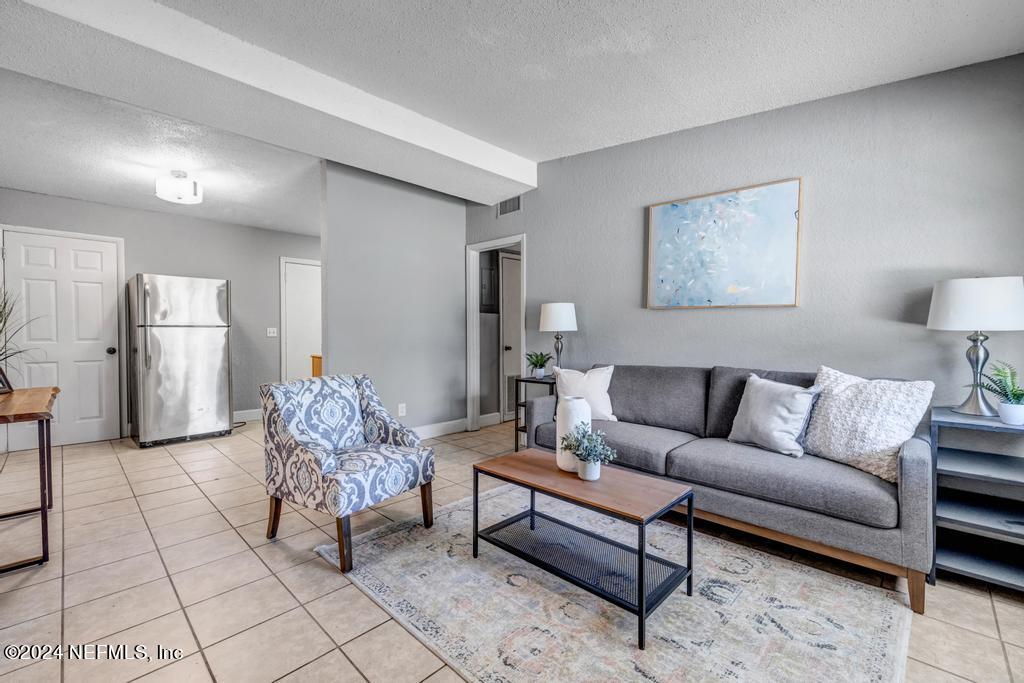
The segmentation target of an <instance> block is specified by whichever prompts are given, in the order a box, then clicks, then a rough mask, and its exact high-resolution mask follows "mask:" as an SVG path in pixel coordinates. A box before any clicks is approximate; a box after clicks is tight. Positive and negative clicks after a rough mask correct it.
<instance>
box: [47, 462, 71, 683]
mask: <svg viewBox="0 0 1024 683" xmlns="http://www.w3.org/2000/svg"><path fill="white" fill-rule="evenodd" d="M52 448H53V447H52V445H51V450H52ZM51 455H53V454H52V452H51ZM51 467H52V465H51ZM50 474H51V476H52V474H53V472H52V471H51V473H50ZM65 526H66V523H65V521H64V447H63V446H60V646H61V647H62V648H63V647H64V602H65V595H64V590H65V583H64V579H65V578H66V576H67V574H66V571H65V570H66V568H67V554H66V553H65V552H64V550H65V548H64V544H65V542H66V541H65V539H64V527H65ZM60 680H61V683H63V681H64V657H61V658H60Z"/></svg>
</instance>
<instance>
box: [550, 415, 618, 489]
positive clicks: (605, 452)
mask: <svg viewBox="0 0 1024 683" xmlns="http://www.w3.org/2000/svg"><path fill="white" fill-rule="evenodd" d="M562 449H563V450H566V451H569V452H570V453H572V454H573V455H575V456H576V458H577V459H578V460H579V461H580V462H579V467H578V469H577V473H578V474H579V477H580V479H584V480H586V481H597V480H598V479H600V478H601V463H606V462H611V461H612V460H614V459H615V455H616V454H615V449H614V448H612V447H611V446H609V445H608V444H607V443H605V440H604V432H595V431H591V429H590V425H587V424H578V425H576V427H575V428H574V429H573V430H572V431H571V432H569V433H568V434H566V435H565V436H563V437H562Z"/></svg>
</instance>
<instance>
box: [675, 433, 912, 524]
mask: <svg viewBox="0 0 1024 683" xmlns="http://www.w3.org/2000/svg"><path fill="white" fill-rule="evenodd" d="M667 469H668V475H669V476H670V477H673V478H675V479H681V480H683V481H686V482H691V483H694V484H703V485H705V486H712V487H714V488H717V489H722V490H724V491H731V492H733V493H740V494H743V495H746V496H750V497H752V498H759V499H761V500H767V501H771V502H773V503H781V504H783V505H790V506H792V507H797V508H803V509H805V510H811V511H813V512H820V513H821V514H824V515H829V516H830V517H837V518H839V519H846V520H849V521H851V522H858V523H860V524H866V525H868V526H873V527H877V528H879V529H893V528H895V527H896V526H897V525H898V524H899V503H898V500H897V493H896V486H894V485H893V484H890V483H889V482H887V481H884V480H882V479H879V478H878V477H876V476H874V475H872V474H868V473H867V472H862V471H861V470H858V469H854V468H853V467H850V466H848V465H843V464H841V463H838V462H834V461H832V460H826V459H825V458H819V457H817V456H814V455H809V454H808V455H804V457H802V458H791V457H789V456H786V455H782V454H781V453H772V452H770V451H766V450H763V449H761V448H757V447H755V446H745V445H743V444H737V443H731V442H729V441H726V440H725V439H698V440H696V441H690V442H689V443H686V444H684V445H682V446H680V447H679V448H676V449H675V450H673V451H672V452H670V453H669V454H668V462H667ZM696 505H697V507H698V508H699V507H700V501H699V500H697V501H696Z"/></svg>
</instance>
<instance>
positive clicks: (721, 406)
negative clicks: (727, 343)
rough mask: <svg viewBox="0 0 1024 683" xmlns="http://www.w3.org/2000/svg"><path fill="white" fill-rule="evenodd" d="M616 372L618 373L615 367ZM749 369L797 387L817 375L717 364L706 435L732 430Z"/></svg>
mask: <svg viewBox="0 0 1024 683" xmlns="http://www.w3.org/2000/svg"><path fill="white" fill-rule="evenodd" d="M615 371H616V372H618V368H616V369H615ZM752 372H753V373H754V374H756V375H757V376H758V377H760V378H761V379H770V380H771V381H773V382H783V383H784V384H795V385H797V386H800V387H809V386H812V385H813V384H814V378H815V377H816V375H815V373H813V372H787V371H777V370H753V369H749V368H729V367H724V366H721V365H716V366H715V367H713V368H711V381H710V384H709V388H708V419H707V427H706V429H705V431H704V435H705V436H710V437H714V438H716V439H725V438H728V436H729V432H730V431H732V421H733V420H734V419H735V418H736V411H737V410H739V407H740V400H741V399H742V398H743V388H744V387H745V386H746V385H747V377H748V376H749V375H750V373H752ZM614 406H615V397H614V396H613V397H612V407H614ZM619 419H620V420H621V419H622V418H621V417H620V418H619Z"/></svg>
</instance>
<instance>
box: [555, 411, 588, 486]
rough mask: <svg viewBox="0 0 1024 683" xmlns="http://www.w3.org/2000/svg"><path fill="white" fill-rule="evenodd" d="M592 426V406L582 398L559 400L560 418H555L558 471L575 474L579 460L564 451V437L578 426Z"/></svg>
mask: <svg viewBox="0 0 1024 683" xmlns="http://www.w3.org/2000/svg"><path fill="white" fill-rule="evenodd" d="M581 422H582V423H583V424H585V425H587V426H588V427H589V426H590V404H589V403H587V400H586V399H585V398H583V397H582V396H562V397H561V398H559V399H558V417H556V418H555V462H556V463H557V464H558V469H560V470H565V471H566V472H575V471H576V465H577V463H579V460H577V459H576V456H575V455H573V454H572V453H570V452H569V451H563V450H562V436H563V435H565V434H568V433H569V432H571V431H572V430H573V429H575V428H576V425H578V424H580V423H581Z"/></svg>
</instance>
